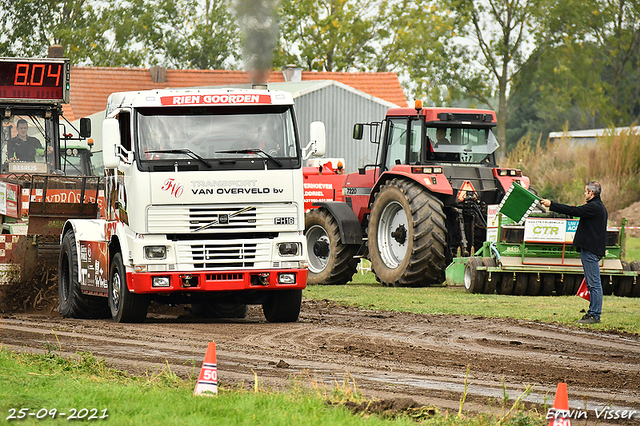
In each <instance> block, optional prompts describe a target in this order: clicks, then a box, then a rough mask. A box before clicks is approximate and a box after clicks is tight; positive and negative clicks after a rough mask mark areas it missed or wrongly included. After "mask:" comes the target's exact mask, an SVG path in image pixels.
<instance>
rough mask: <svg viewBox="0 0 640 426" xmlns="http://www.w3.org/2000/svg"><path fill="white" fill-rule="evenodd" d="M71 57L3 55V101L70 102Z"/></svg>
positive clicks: (0, 61)
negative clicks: (35, 57)
mask: <svg viewBox="0 0 640 426" xmlns="http://www.w3.org/2000/svg"><path fill="white" fill-rule="evenodd" d="M70 74H71V65H70V63H69V60H68V59H16V58H0V101H5V100H11V101H19V102H47V103H50V102H56V101H58V102H65V103H68V102H69V75H70Z"/></svg>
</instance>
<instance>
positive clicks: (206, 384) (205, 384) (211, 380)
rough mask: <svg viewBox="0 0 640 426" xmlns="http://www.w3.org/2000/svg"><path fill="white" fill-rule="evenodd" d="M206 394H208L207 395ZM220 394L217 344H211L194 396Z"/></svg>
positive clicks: (208, 347)
mask: <svg viewBox="0 0 640 426" xmlns="http://www.w3.org/2000/svg"><path fill="white" fill-rule="evenodd" d="M205 392H206V393H205ZM217 393H218V368H217V366H216V344H215V342H209V346H207V352H206V353H205V354H204V362H203V363H202V369H201V370H200V376H199V377H198V383H196V389H195V390H194V391H193V394H194V395H202V394H204V395H209V396H211V395H212V394H217Z"/></svg>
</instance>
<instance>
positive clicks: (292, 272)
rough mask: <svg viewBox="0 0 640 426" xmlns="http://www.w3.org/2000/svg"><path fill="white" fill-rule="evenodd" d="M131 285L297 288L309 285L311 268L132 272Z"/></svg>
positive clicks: (159, 289)
mask: <svg viewBox="0 0 640 426" xmlns="http://www.w3.org/2000/svg"><path fill="white" fill-rule="evenodd" d="M127 285H128V287H129V291H131V292H132V293H174V292H193V291H203V292H207V291H234V290H276V289H282V290H293V289H303V288H305V287H306V286H307V270H306V269H268V270H250V271H248V270H239V271H232V270H231V271H194V272H128V273H127Z"/></svg>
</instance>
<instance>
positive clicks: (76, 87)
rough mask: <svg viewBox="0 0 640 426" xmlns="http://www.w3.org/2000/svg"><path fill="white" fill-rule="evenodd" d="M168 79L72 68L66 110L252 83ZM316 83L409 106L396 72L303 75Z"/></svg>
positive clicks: (199, 73) (79, 111) (178, 73)
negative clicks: (135, 94) (120, 96)
mask: <svg viewBox="0 0 640 426" xmlns="http://www.w3.org/2000/svg"><path fill="white" fill-rule="evenodd" d="M166 76H167V81H166V82H164V83H154V82H153V81H152V79H151V74H150V72H149V69H147V68H107V67H72V68H71V103H70V105H65V106H64V107H63V110H64V114H65V116H66V117H67V119H68V120H75V119H78V118H81V117H87V116H89V115H91V114H94V113H96V112H99V111H102V110H103V109H104V108H105V106H106V104H107V98H108V97H109V95H110V94H111V93H114V92H128V91H136V90H150V89H164V88H167V87H198V86H223V85H226V84H248V83H250V82H251V80H250V76H249V74H248V73H246V72H244V71H227V70H167V72H166ZM315 80H335V81H338V82H340V83H343V84H346V85H347V86H351V87H353V88H354V89H357V90H360V91H362V92H365V93H368V94H370V95H372V96H375V97H377V98H380V99H384V100H386V101H388V102H392V103H394V104H396V105H399V106H407V98H406V96H405V94H404V92H403V91H402V87H401V86H400V80H398V76H397V74H396V73H393V72H384V73H365V72H356V73H347V72H315V71H303V72H302V81H315ZM269 81H270V82H273V83H278V82H284V76H283V75H282V72H281V71H271V72H270V75H269Z"/></svg>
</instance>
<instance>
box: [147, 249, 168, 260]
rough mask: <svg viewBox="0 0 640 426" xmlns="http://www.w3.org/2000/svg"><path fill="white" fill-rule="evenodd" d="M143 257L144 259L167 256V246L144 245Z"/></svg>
mask: <svg viewBox="0 0 640 426" xmlns="http://www.w3.org/2000/svg"><path fill="white" fill-rule="evenodd" d="M144 257H145V258H146V259H153V260H162V259H166V258H167V247H165V246H145V247H144Z"/></svg>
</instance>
